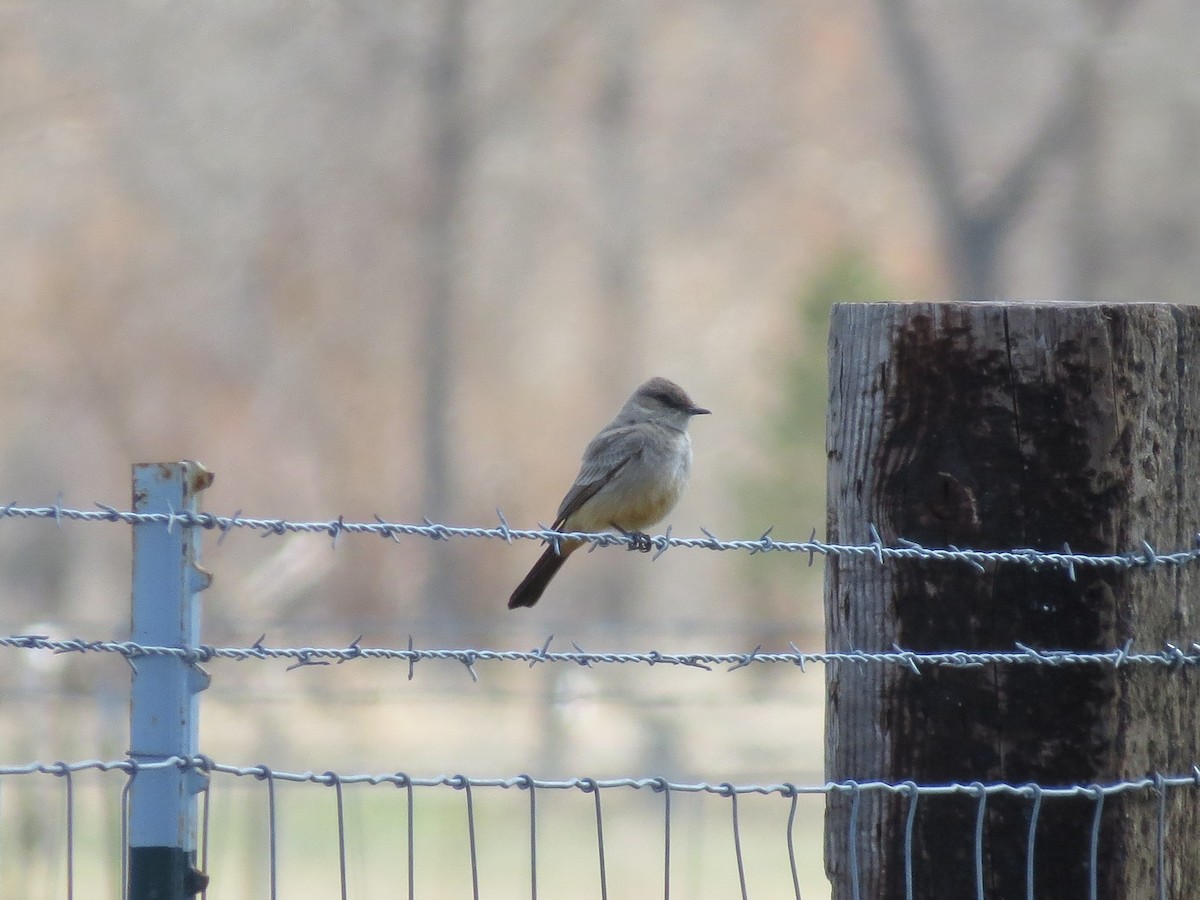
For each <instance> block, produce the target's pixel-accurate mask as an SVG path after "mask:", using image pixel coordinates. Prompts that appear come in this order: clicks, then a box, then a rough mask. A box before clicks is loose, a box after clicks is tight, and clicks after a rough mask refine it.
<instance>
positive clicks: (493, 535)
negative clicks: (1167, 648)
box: [0, 502, 1200, 579]
mask: <svg viewBox="0 0 1200 900" xmlns="http://www.w3.org/2000/svg"><path fill="white" fill-rule="evenodd" d="M96 506H97V507H98V508H97V509H94V510H81V509H73V508H69V507H64V506H62V505H60V504H57V503H56V504H55V505H53V506H19V505H17V503H16V502H12V503H9V504H8V505H6V506H0V519H53V520H54V521H55V522H56V523H57V524H59V525H60V526H61V524H62V523H63V521H72V522H120V523H124V524H127V525H147V524H159V525H166V527H167V528H168V529H174V528H177V527H179V528H201V529H204V530H206V531H219V532H220V533H221V539H222V540H223V539H224V538H225V536H226V535H228V533H229V532H231V531H233V530H235V529H249V530H250V531H254V532H258V533H259V534H260V535H262V536H270V535H286V534H321V535H325V536H327V537H330V538H331V539H332V540H333V542H334V544H335V545H336V543H337V541H338V539H339V538H340V537H341V536H342V535H344V534H350V535H355V534H371V535H375V536H378V537H382V538H385V539H388V540H395V541H398V540H400V538H402V537H423V538H428V539H430V540H449V539H451V538H488V539H493V540H503V541H506V542H508V543H512V541H514V540H532V541H547V542H550V543H555V544H557V543H559V542H561V541H564V540H568V539H569V540H572V541H581V542H583V543H587V544H593V545H595V546H600V547H610V546H620V547H637V546H640V544H639V538H637V537H635V536H632V535H625V534H611V533H609V532H576V531H552V530H549V529H546V528H513V527H511V526H510V525H509V524H508V522H507V520H506V519H505V518H504V515H503V513H500V512H499V511H497V518H498V524H497V525H493V526H461V525H445V524H441V523H437V522H431V521H429V520H428V519H426V520H425V521H423V522H421V523H411V522H388V521H386V520H384V519H382V518H380V517H379V516H376V517H375V521H374V522H348V521H346V519H345V516H338V517H337V518H335V519H330V520H327V521H312V522H298V521H289V520H287V519H282V518H252V517H246V516H242V514H241V512H240V511H239V512H236V513H234V514H233V515H231V516H220V515H215V514H213V513H207V512H189V511H187V510H180V511H178V512H175V511H171V512H167V513H142V512H133V511H130V510H120V509H117V508H115V507H112V506H108V505H106V504H102V503H97V504H96ZM700 530H701V531H702V532H704V537H673V536H672V535H671V531H670V529H669V528H668V529H667V532H666V533H665V534H661V535H655V536H653V537H651V538H650V544H651V546H653V547H655V548H656V549H657V551H658V552H657V553H656V554H655V557H656V558H657V557H658V556H661V555H662V554H663V553H665V552H666V551H667V550H668V549H672V548H685V549H705V550H720V551H726V550H742V551H748V552H750V553H770V552H776V553H801V554H805V555H807V556H808V558H809V563H810V564H811V563H812V561H813V559H814V557H815V556H818V555H819V556H830V557H849V558H864V559H865V558H873V559H875V561H876V562H878V563H881V564H882V563H883V562H884V561H885V560H914V559H915V560H930V561H940V562H960V563H965V564H967V565H971V566H973V567H975V568H982V567H983V566H984V565H986V564H997V563H1013V564H1019V565H1026V566H1032V567H1052V568H1058V569H1062V570H1063V571H1064V572H1066V573H1067V575H1068V577H1070V578H1072V579H1074V577H1075V570H1076V568H1077V567H1085V568H1088V567H1090V568H1115V569H1134V568H1153V567H1155V566H1159V565H1167V566H1183V565H1188V564H1190V563H1194V562H1196V561H1198V560H1200V531H1198V532H1197V533H1196V536H1195V540H1194V543H1193V546H1191V547H1188V548H1181V549H1178V550H1173V551H1170V552H1165V553H1164V552H1160V551H1158V550H1156V549H1155V548H1154V547H1152V546H1151V545H1150V544H1149V543H1147V542H1145V541H1142V542H1141V545H1140V546H1139V547H1137V548H1134V549H1130V550H1129V551H1127V552H1124V553H1111V554H1088V553H1076V552H1073V551H1072V550H1071V548H1070V547H1068V546H1065V545H1064V547H1063V548H1062V549H1061V550H1059V551H1050V552H1048V551H1043V550H1035V549H1033V548H1014V549H1009V550H972V549H966V548H960V547H955V546H950V547H924V546H922V545H921V544H919V543H917V542H916V541H910V540H906V539H903V538H901V539H898V540H897V541H896V543H895V544H894V545H885V544H884V543H883V541H882V540H881V539H880V537H879V532H878V531H877V530H876V529H875V527H874V526H873V525H872V526H870V531H871V537H872V540H871V542H870V543H867V544H836V543H829V542H827V541H822V540H818V539H817V537H816V531H815V530H814V531H813V534H812V536H811V537H810V538H809V539H808V540H806V541H781V540H776V539H775V538H773V537H771V529H769V528H768V529H767V530H766V531H765V532H764V533H763V534H762V535H761V536H760V537H758V538H755V539H750V540H731V541H726V540H721V539H720V538H718V537H717V536H716V535H714V534H713V533H712V532H711V531H709V530H708V529H706V528H701V529H700Z"/></svg>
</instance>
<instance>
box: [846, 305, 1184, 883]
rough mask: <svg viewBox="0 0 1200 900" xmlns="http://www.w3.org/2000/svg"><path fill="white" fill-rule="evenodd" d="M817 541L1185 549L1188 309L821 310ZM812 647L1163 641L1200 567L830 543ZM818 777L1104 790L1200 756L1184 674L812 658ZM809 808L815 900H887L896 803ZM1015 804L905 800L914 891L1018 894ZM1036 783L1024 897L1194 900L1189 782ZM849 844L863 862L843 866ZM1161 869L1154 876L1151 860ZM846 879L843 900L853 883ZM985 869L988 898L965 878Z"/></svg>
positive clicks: (894, 877) (1086, 645)
mask: <svg viewBox="0 0 1200 900" xmlns="http://www.w3.org/2000/svg"><path fill="white" fill-rule="evenodd" d="M829 346H830V406H829V433H828V451H829V475H828V477H829V484H828V489H829V522H828V537H829V540H831V541H834V542H841V543H860V544H869V543H871V541H872V536H871V533H870V526H871V525H872V524H873V525H874V526H875V527H876V528H877V529H878V533H879V535H880V536H881V538H882V540H883V542H884V543H885V544H895V542H896V541H897V539H899V538H907V539H910V540H914V541H917V542H919V543H920V544H922V545H923V546H927V547H935V546H936V547H946V546H949V545H957V546H960V547H971V548H978V549H1007V548H1013V547H1030V548H1034V549H1038V550H1047V551H1057V550H1061V549H1062V548H1063V546H1064V544H1067V545H1069V546H1070V548H1071V549H1072V550H1074V551H1076V552H1081V553H1090V554H1100V553H1112V552H1125V551H1131V550H1137V549H1139V548H1141V547H1142V546H1143V545H1142V542H1143V541H1146V542H1147V543H1148V544H1149V545H1151V546H1152V547H1154V548H1155V549H1158V550H1160V551H1166V550H1179V549H1183V548H1189V547H1193V546H1195V544H1196V541H1197V530H1198V529H1200V307H1192V306H1173V305H1166V304H1148V303H1147V304H1141V303H1136V304H1135V303H1104V304H1101V303H991V302H989V303H945V304H931V303H916V304H892V303H888V304H845V305H841V306H838V307H835V309H834V311H833V318H832V323H831V332H830V345H829ZM825 607H826V621H827V625H826V627H827V644H828V648H829V649H830V650H847V649H851V648H855V649H862V650H872V651H886V650H889V649H891V648H892V647H893V646H894V645H899V646H901V647H903V648H906V649H913V650H919V651H942V650H1014V649H1016V644H1017V643H1018V642H1019V643H1021V644H1025V645H1027V646H1030V647H1033V648H1036V649H1071V650H1081V651H1092V650H1110V649H1113V648H1118V647H1121V646H1122V645H1124V644H1125V643H1126V642H1127V641H1133V644H1134V648H1135V649H1140V650H1146V651H1151V652H1153V651H1159V650H1162V649H1163V647H1164V644H1165V643H1167V642H1170V643H1173V644H1177V645H1181V646H1183V647H1185V648H1186V647H1188V646H1189V645H1190V644H1191V643H1192V642H1193V641H1196V640H1200V564H1191V565H1188V566H1185V567H1182V568H1181V567H1176V566H1168V565H1161V564H1160V565H1156V566H1149V567H1137V568H1130V569H1126V570H1118V569H1097V568H1084V567H1077V568H1076V570H1075V580H1071V578H1070V577H1069V574H1068V573H1067V572H1066V571H1064V570H1063V569H1061V568H1042V569H1033V568H1031V567H1029V566H1027V565H1023V564H1018V563H999V564H995V565H990V566H988V567H986V570H985V571H978V570H976V569H973V568H971V567H970V566H968V565H965V564H962V563H954V562H950V563H933V562H928V561H923V560H913V561H903V562H886V563H884V564H880V563H878V562H876V561H875V560H874V559H846V558H838V559H831V560H829V561H828V563H827V575H826V589H825ZM827 681H828V692H829V699H828V711H827V737H826V742H827V743H826V770H827V776H828V778H829V779H831V780H834V781H841V780H847V779H853V780H857V781H864V780H871V779H879V780H882V781H888V782H894V783H903V782H906V781H910V780H911V781H914V782H916V783H918V784H930V783H934V784H936V783H945V782H963V783H968V784H969V783H972V782H976V781H979V782H984V783H988V782H1001V781H1003V782H1011V783H1016V784H1022V783H1027V782H1036V783H1038V784H1041V785H1043V786H1059V785H1069V784H1084V785H1088V784H1093V783H1099V784H1104V783H1107V782H1112V781H1116V780H1122V779H1130V778H1141V777H1143V776H1145V775H1147V774H1149V773H1162V774H1180V773H1182V774H1184V775H1186V774H1188V773H1189V772H1191V771H1192V767H1193V766H1194V765H1197V764H1200V708H1198V706H1197V700H1198V699H1200V688H1198V683H1200V672H1198V671H1196V670H1195V669H1194V668H1182V667H1179V668H1170V667H1165V666H1164V667H1158V666H1155V667H1151V666H1146V665H1138V666H1132V665H1131V666H1125V667H1120V668H1118V667H1115V666H1112V665H1107V664H1103V665H1087V666H1063V667H1051V666H1047V665H1033V664H1006V665H999V664H997V665H988V666H983V667H978V668H950V667H933V666H926V667H924V668H923V669H922V671H921V673H920V674H919V675H918V674H917V673H915V672H913V671H911V670H909V669H906V668H904V667H902V666H899V665H885V664H875V663H871V664H862V665H859V664H853V663H847V664H841V665H833V666H830V667H829V668H828V671H827ZM851 802H852V801H851V798H850V797H849V796H847V795H844V794H834V795H831V796H830V798H829V802H828V805H827V813H826V826H827V827H826V870H827V872H828V874H829V877H830V879H831V880H832V882H833V897H834V898H835V900H842V898H850V897H852V896H858V897H861V898H866V900H885V898H887V900H890V898H903V897H905V896H906V893H905V877H906V876H905V852H904V850H905V826H906V819H907V813H908V809H909V805H908V804H909V801H908V799H907V798H905V797H903V796H895V795H883V794H880V793H876V792H862V793H861V794H860V795H859V797H858V801H857V807H856V809H855V810H854V814H853V818H854V819H855V821H856V823H857V830H856V833H855V834H850V833H849V830H848V829H849V825H850V820H851V817H852V816H851ZM1031 808H1032V801H1031V800H1029V799H1026V798H1023V797H1015V796H1007V797H1004V796H994V797H990V798H989V799H988V801H987V806H986V813H985V820H984V822H985V827H984V832H983V834H984V840H983V865H982V870H981V873H980V872H977V870H976V860H975V854H976V852H977V848H976V844H975V840H974V835H975V821H976V815H977V812H978V809H979V803H978V800H977V799H975V798H973V797H968V796H948V797H922V798H921V800H920V803H919V805H918V810H917V812H916V815H915V818H914V820H913V833H912V841H911V848H912V852H911V866H912V869H911V877H912V884H913V893H912V896H913V897H915V898H931V900H945V898H956V900H958V898H975V897H978V896H986V897H988V898H1004V900H1012V898H1024V897H1026V896H1027V892H1026V866H1027V850H1028V839H1027V838H1028V831H1029V823H1030V814H1031ZM1163 809H1164V810H1165V820H1164V821H1165V826H1166V827H1165V833H1164V835H1163V840H1164V841H1165V854H1164V860H1163V863H1162V865H1160V860H1159V855H1158V840H1159V831H1158V822H1159V812H1160V809H1159V799H1158V797H1157V796H1156V795H1155V793H1154V792H1153V791H1149V790H1147V791H1139V792H1132V793H1128V794H1123V795H1120V796H1114V797H1109V798H1107V799H1106V801H1105V803H1104V806H1103V814H1102V818H1101V828H1100V831H1099V853H1098V860H1099V864H1098V869H1097V871H1096V872H1095V873H1092V872H1091V871H1090V866H1089V859H1090V852H1089V851H1090V841H1091V835H1092V817H1093V814H1094V811H1095V803H1094V802H1093V801H1092V800H1090V799H1087V798H1074V799H1055V798H1044V799H1043V802H1042V804H1041V807H1040V811H1039V817H1038V821H1037V827H1036V832H1035V841H1034V847H1035V851H1036V852H1035V858H1034V859H1035V862H1034V886H1035V894H1036V896H1037V897H1047V898H1049V897H1053V898H1056V900H1069V898H1080V900H1083V898H1087V897H1088V896H1089V884H1090V880H1091V878H1092V877H1093V874H1094V877H1095V880H1096V884H1097V894H1096V897H1097V898H1098V900H1128V898H1143V897H1144V898H1150V897H1158V896H1160V894H1159V893H1158V879H1160V878H1162V879H1164V884H1165V889H1166V890H1165V893H1164V894H1162V896H1167V897H1173V898H1184V897H1191V896H1195V894H1194V892H1195V890H1196V889H1197V888H1196V885H1200V852H1198V851H1197V850H1196V848H1195V841H1196V835H1197V834H1200V790H1198V789H1197V788H1194V787H1185V788H1181V789H1178V790H1173V791H1170V792H1167V795H1166V801H1165V804H1164V807H1163ZM850 841H855V842H856V843H855V845H854V851H855V853H856V854H857V860H858V866H857V872H852V871H851V867H850V861H851V858H852V855H851V852H850V850H851V847H850ZM1160 870H1161V871H1160ZM855 881H856V882H857V888H858V894H857V895H855V894H853V893H852V891H853V887H852V885H853V883H854V882H855ZM980 881H981V883H982V885H983V889H984V890H983V894H982V895H980V894H979V892H978V884H979V883H980Z"/></svg>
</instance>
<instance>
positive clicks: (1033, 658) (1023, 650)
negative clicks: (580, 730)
mask: <svg viewBox="0 0 1200 900" xmlns="http://www.w3.org/2000/svg"><path fill="white" fill-rule="evenodd" d="M265 640H266V636H265V635H264V636H263V637H261V638H259V639H258V640H257V641H256V642H255V643H254V644H252V645H250V646H248V647H215V646H210V645H207V644H202V645H200V646H197V647H160V646H153V645H147V644H140V643H138V642H136V641H112V640H87V639H84V638H68V639H54V638H51V637H50V636H49V635H45V634H13V635H7V636H0V648H9V649H18V650H43V651H49V652H52V653H56V654H61V653H84V654H86V653H111V654H116V655H119V656H121V657H123V658H124V659H126V660H127V661H129V663H130V664H131V665H134V666H135V667H136V661H137V660H138V659H140V658H143V657H150V656H172V657H175V658H177V659H182V660H184V661H186V662H189V663H205V662H210V661H212V660H216V659H229V660H234V661H238V662H244V661H247V660H259V661H264V660H289V661H291V662H292V665H290V666H289V667H288V668H289V670H290V669H295V668H300V667H304V666H324V665H330V664H331V663H332V664H341V663H346V662H350V661H351V660H366V659H376V660H388V661H396V662H403V663H408V666H409V671H408V677H409V679H411V678H412V677H413V673H414V670H415V666H416V664H417V663H419V662H426V661H432V660H443V661H447V660H448V661H452V662H457V663H461V664H462V665H463V666H465V667H466V669H467V671H468V672H469V673H470V674H471V677H472V679H474V680H476V681H477V680H478V673H477V672H476V670H475V665H476V664H477V663H480V662H519V663H527V664H528V665H529V666H530V667H532V666H535V665H537V664H539V663H569V664H574V665H578V666H582V667H585V668H591V667H592V666H593V665H647V666H685V667H688V668H694V669H704V670H705V671H712V670H713V669H714V668H716V667H726V668H725V671H727V672H734V671H737V670H738V669H742V668H745V667H747V666H750V665H763V664H767V665H770V664H784V665H792V666H796V667H797V668H799V669H801V670H802V671H803V670H804V669H805V667H806V666H807V665H809V664H817V665H830V664H842V663H845V664H849V663H854V664H867V663H873V664H884V665H898V666H903V667H905V668H908V669H911V670H912V671H913V672H915V673H916V674H918V675H920V674H921V671H922V669H923V668H924V667H947V668H978V667H980V666H986V665H1034V666H1049V667H1058V668H1062V667H1071V666H1106V667H1111V668H1113V669H1119V668H1122V667H1125V666H1150V667H1155V668H1163V669H1169V670H1178V669H1185V668H1195V667H1198V666H1200V642H1193V643H1192V644H1190V645H1189V646H1188V647H1187V648H1186V649H1184V648H1182V647H1179V646H1176V645H1175V644H1167V645H1166V646H1165V647H1164V648H1163V649H1162V650H1159V651H1155V652H1147V651H1140V650H1135V649H1133V642H1132V641H1129V642H1127V643H1126V644H1124V645H1123V646H1122V647H1119V648H1115V649H1112V650H1097V651H1077V650H1038V649H1035V648H1033V647H1029V646H1027V645H1025V644H1020V643H1018V644H1017V645H1016V647H1015V649H1013V650H986V651H970V650H952V651H944V652H936V651H916V650H905V649H902V648H900V647H893V648H892V649H891V650H884V651H867V650H843V651H813V652H808V651H804V650H801V649H799V648H798V647H797V646H796V645H795V644H794V643H791V644H789V647H790V649H789V650H788V651H783V652H780V651H768V652H764V651H763V650H762V646H761V645H759V646H758V647H755V648H754V649H753V650H751V651H749V652H748V653H663V652H660V651H658V650H650V651H647V652H643V653H629V652H619V653H610V652H590V651H587V650H584V649H583V648H582V647H580V646H579V644H578V643H575V642H574V641H572V647H573V648H574V649H573V650H565V651H564V650H551V649H550V645H551V643H552V642H553V640H554V636H553V635H551V636H550V637H549V638H547V639H546V641H545V643H544V644H543V645H542V646H541V647H535V648H533V649H532V650H489V649H482V648H479V649H473V648H438V649H426V648H419V647H416V646H414V644H413V639H412V638H411V637H410V638H409V642H408V647H407V648H401V647H364V646H362V645H361V644H360V643H359V641H360V640H361V637H360V638H359V639H357V640H355V641H353V642H351V643H350V644H349V645H348V646H346V647H270V646H267V645H266V644H265V643H264V641H265Z"/></svg>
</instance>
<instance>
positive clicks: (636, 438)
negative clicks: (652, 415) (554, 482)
mask: <svg viewBox="0 0 1200 900" xmlns="http://www.w3.org/2000/svg"><path fill="white" fill-rule="evenodd" d="M645 443H646V436H645V434H644V433H643V432H642V430H641V429H639V428H638V427H637V426H636V425H627V426H625V427H624V428H614V429H612V430H609V431H604V432H601V433H600V434H598V435H596V437H595V438H593V439H592V442H591V443H590V444H588V446H587V449H586V450H584V452H583V465H582V466H581V467H580V469H579V474H578V475H576V476H575V483H574V484H573V485H571V489H570V490H569V491H567V496H565V497H563V500H562V503H560V504H559V506H558V518H557V519H555V520H554V529H555V530H557V529H558V528H559V527H561V526H562V524H563V523H564V522H565V521H566V520H567V519H569V518H570V517H571V516H572V515H574V514H575V513H576V512H578V510H579V508H580V507H582V506H583V504H585V503H587V502H588V500H590V499H592V497H594V496H596V494H597V493H598V492H599V491H600V490H601V488H603V487H604V486H605V485H607V484H608V483H609V482H611V481H612V480H613V479H614V478H616V477H617V473H618V472H620V471H621V470H622V469H623V468H625V466H627V465H628V464H629V462H630V461H631V460H633V459H636V458H637V457H638V456H639V455H640V454H641V452H642V448H643V447H644V446H645Z"/></svg>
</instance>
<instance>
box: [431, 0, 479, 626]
mask: <svg viewBox="0 0 1200 900" xmlns="http://www.w3.org/2000/svg"><path fill="white" fill-rule="evenodd" d="M439 9H440V18H439V21H438V22H437V25H436V26H435V33H434V34H433V48H432V52H431V56H430V60H429V71H428V82H427V85H426V89H427V92H428V104H429V106H428V109H429V116H430V123H429V127H430V135H429V183H428V186H427V191H428V193H427V195H426V198H425V199H426V203H427V207H426V210H425V213H426V215H425V222H424V229H423V230H424V237H425V243H424V250H425V256H424V265H425V267H426V268H425V272H424V273H423V274H424V283H425V291H424V295H425V319H424V324H423V335H422V338H423V339H422V341H421V349H422V369H423V372H424V376H425V395H424V401H423V414H422V422H421V424H422V428H421V434H422V437H423V439H424V445H423V451H424V452H423V454H422V460H421V465H422V470H423V478H422V481H421V485H422V496H421V505H422V508H423V510H424V514H425V515H426V516H428V517H429V518H430V519H432V520H433V521H435V522H445V521H447V519H448V518H449V515H450V513H451V512H452V511H453V509H454V506H455V500H456V489H455V478H454V473H455V462H454V460H455V455H454V454H453V453H452V449H451V448H452V446H453V436H452V435H451V433H450V429H451V416H450V410H451V404H452V402H453V396H454V390H453V386H454V378H455V374H456V366H457V364H458V357H457V354H456V353H455V347H456V342H455V341H454V336H453V331H454V322H455V312H456V309H457V307H458V306H459V303H460V294H461V288H460V284H459V277H458V276H459V272H460V263H461V258H462V256H463V247H462V221H461V219H462V214H463V213H462V210H463V205H464V201H465V186H464V181H465V172H466V164H467V153H468V147H469V142H470V138H469V137H468V135H469V124H468V113H467V109H466V97H465V92H464V87H463V80H464V69H465V67H466V60H467V35H466V2H465V0H446V2H444V3H441V4H439ZM443 549H444V548H441V547H433V548H431V551H430V553H429V555H428V557H427V558H428V560H429V576H428V579H427V581H426V585H425V594H424V602H425V612H426V615H427V616H428V619H429V620H430V621H432V622H438V623H446V624H453V623H459V624H461V623H465V622H468V621H470V620H471V617H470V616H469V615H467V614H466V612H467V609H466V607H467V603H466V601H465V599H464V598H463V597H462V596H461V595H460V593H459V592H458V590H457V586H456V579H455V577H454V566H453V560H452V559H451V557H450V555H449V554H448V553H445V552H439V551H442V550H443Z"/></svg>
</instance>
